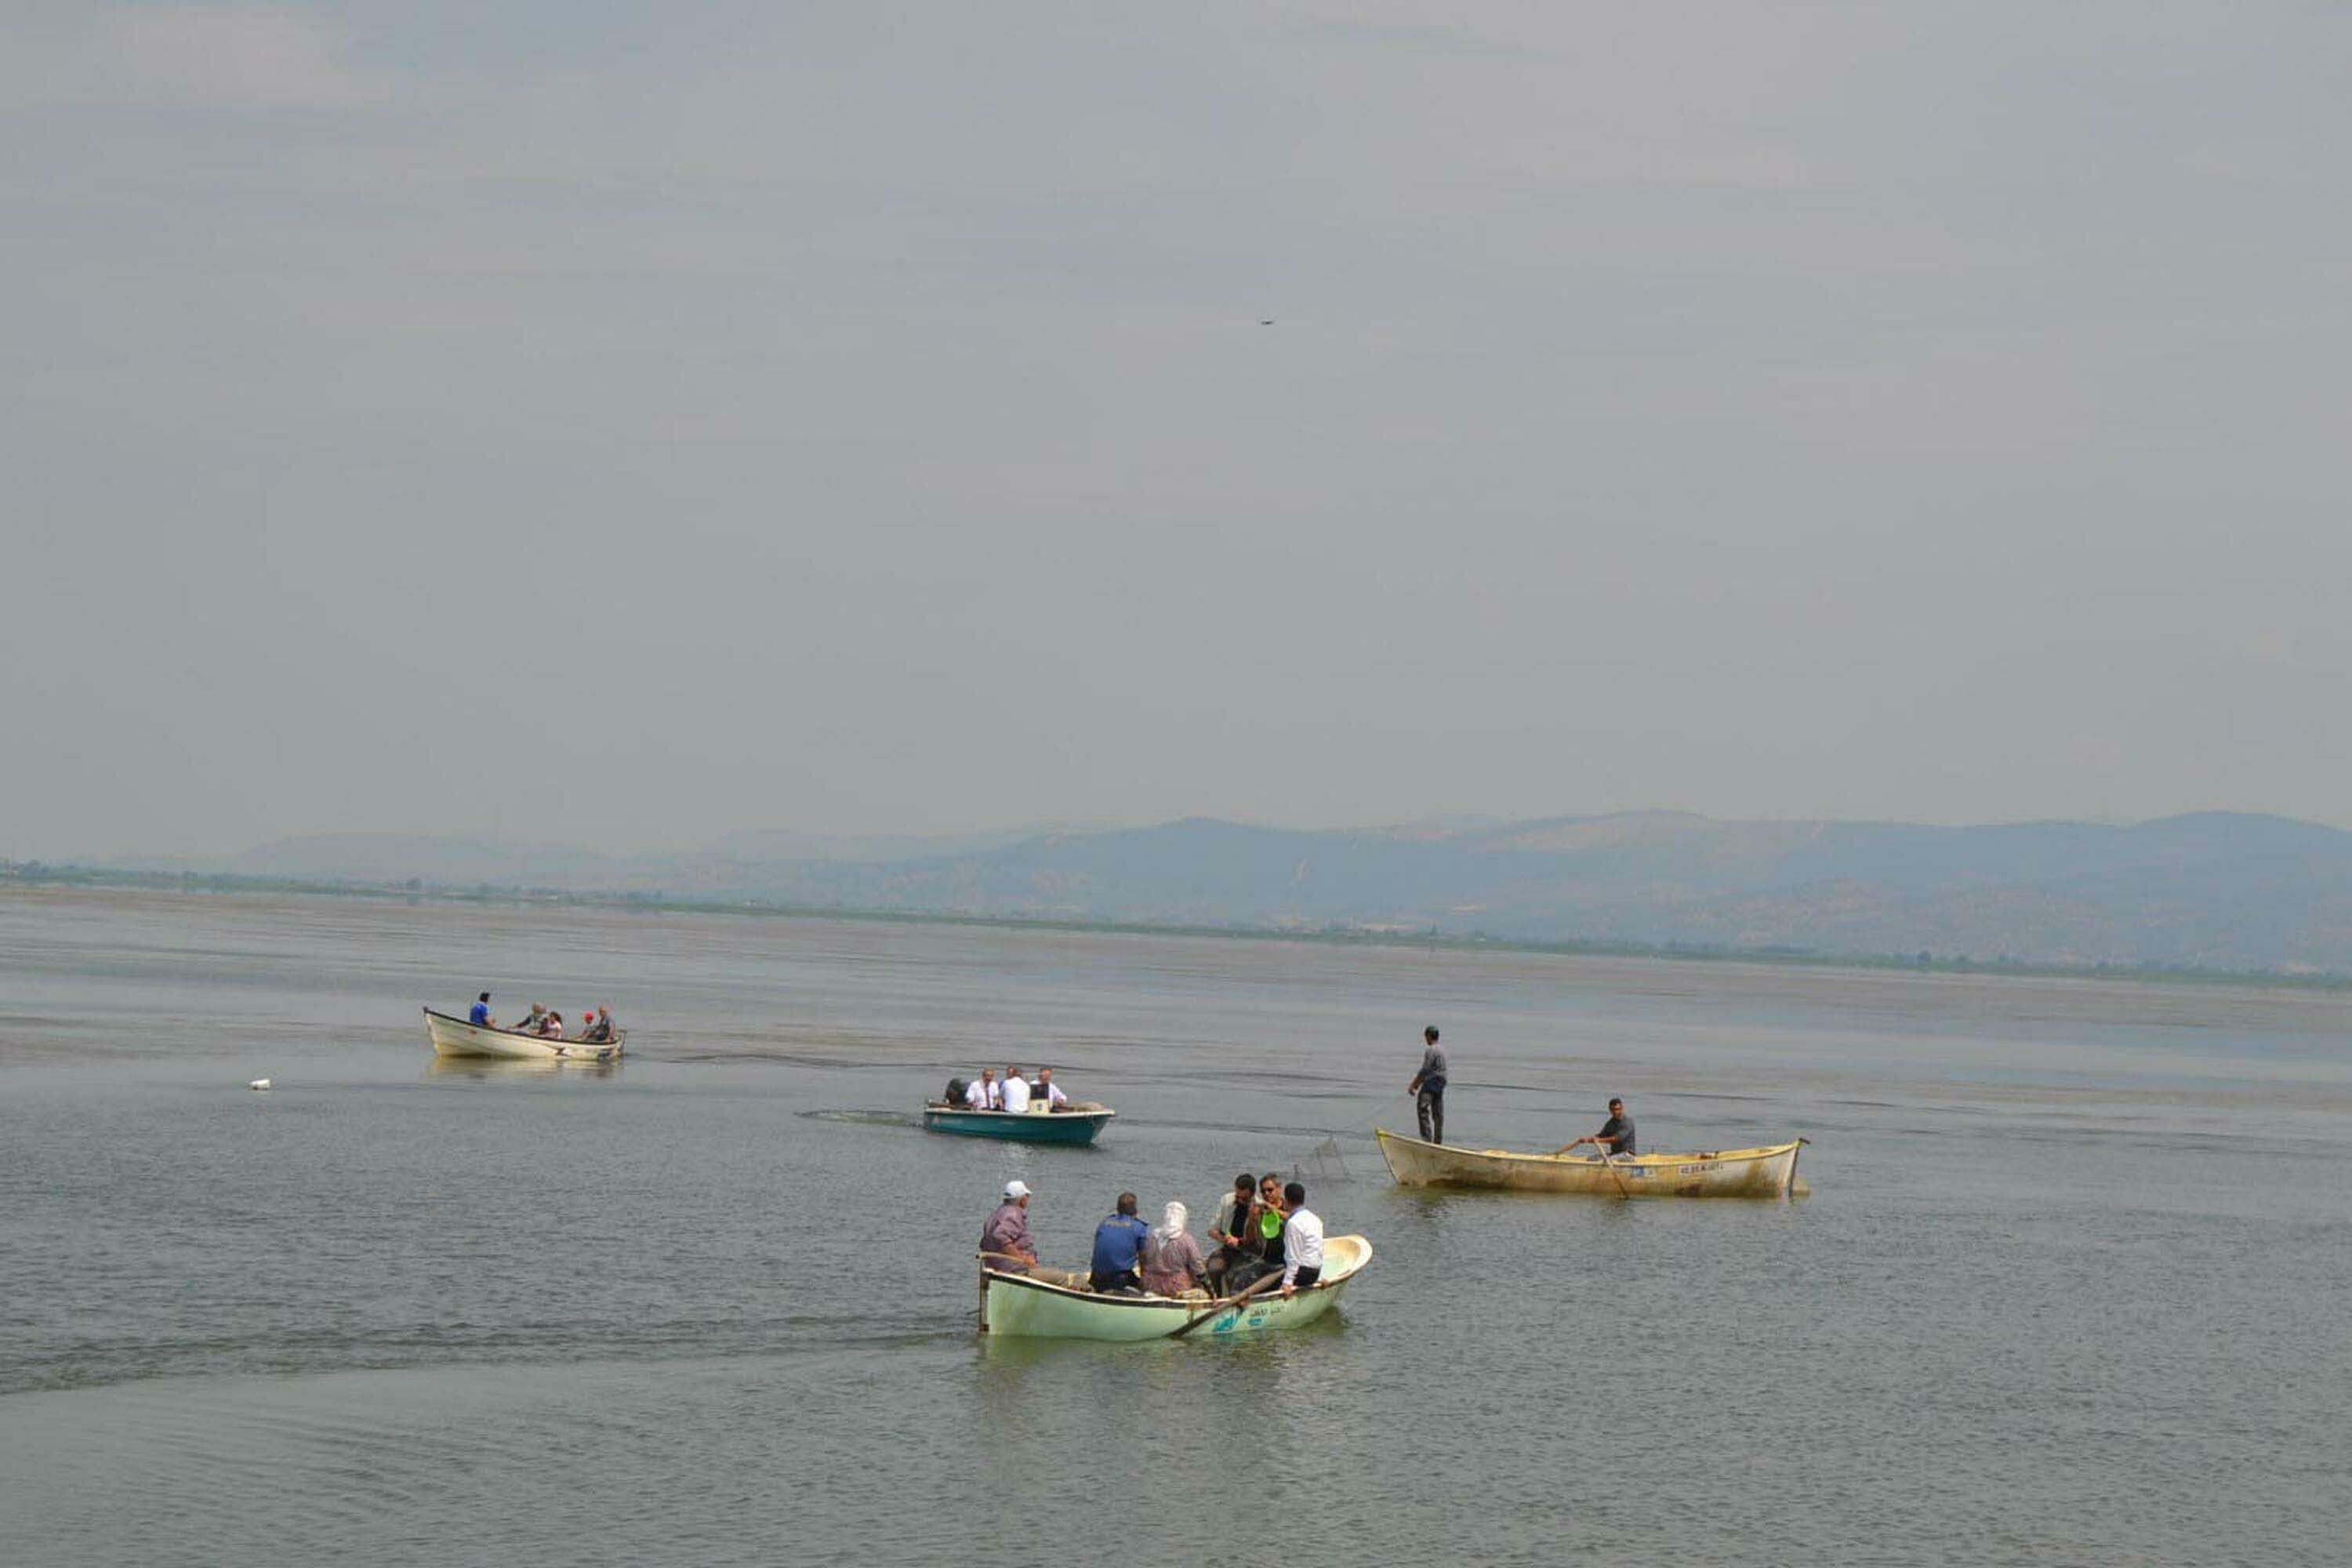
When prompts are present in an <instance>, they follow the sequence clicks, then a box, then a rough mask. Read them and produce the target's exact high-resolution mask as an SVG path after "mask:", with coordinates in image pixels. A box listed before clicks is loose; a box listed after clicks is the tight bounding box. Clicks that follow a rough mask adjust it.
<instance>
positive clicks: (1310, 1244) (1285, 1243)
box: [1282, 1182, 1323, 1296]
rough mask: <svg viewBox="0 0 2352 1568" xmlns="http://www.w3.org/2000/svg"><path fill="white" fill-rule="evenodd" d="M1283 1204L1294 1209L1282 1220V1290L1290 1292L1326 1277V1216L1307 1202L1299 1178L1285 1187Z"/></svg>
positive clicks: (1288, 1293) (1305, 1193)
mask: <svg viewBox="0 0 2352 1568" xmlns="http://www.w3.org/2000/svg"><path fill="white" fill-rule="evenodd" d="M1282 1206H1283V1207H1285V1208H1286V1209H1288V1210H1289V1211H1290V1217H1289V1218H1288V1219H1286V1220H1284V1221H1283V1222H1282V1293H1283V1294H1284V1295H1285V1296H1288V1295H1290V1294H1291V1293H1292V1292H1293V1291H1295V1290H1303V1289H1307V1287H1308V1286H1311V1285H1313V1284H1314V1283H1315V1282H1316V1281H1317V1280H1318V1279H1322V1278H1323V1216H1322V1215H1318V1214H1317V1213H1316V1212H1315V1211H1314V1210H1313V1209H1311V1208H1308V1207H1307V1189H1306V1187H1305V1186H1303V1185H1302V1184H1299V1183H1297V1182H1293V1183H1291V1184H1290V1185H1288V1186H1286V1187H1285V1188H1283V1189H1282Z"/></svg>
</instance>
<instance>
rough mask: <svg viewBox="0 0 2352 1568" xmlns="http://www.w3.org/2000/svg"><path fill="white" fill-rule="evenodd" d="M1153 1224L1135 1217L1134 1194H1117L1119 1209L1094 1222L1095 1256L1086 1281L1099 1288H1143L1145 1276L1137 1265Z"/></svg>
mask: <svg viewBox="0 0 2352 1568" xmlns="http://www.w3.org/2000/svg"><path fill="white" fill-rule="evenodd" d="M1150 1235H1151V1227H1150V1226H1148V1225H1146V1224H1144V1223H1143V1222H1142V1221H1141V1220H1139V1219H1138V1218H1136V1217H1135V1194H1133V1193H1121V1194H1118V1213H1117V1214H1115V1215H1111V1216H1110V1217H1109V1218H1108V1219H1106V1220H1104V1221H1103V1222H1102V1224H1100V1225H1098V1226H1095V1257H1094V1263H1093V1266H1092V1272H1091V1273H1089V1274H1088V1275H1087V1284H1088V1285H1090V1286H1092V1287H1093V1288H1094V1289H1096V1290H1097V1292H1100V1291H1108V1290H1141V1289H1143V1276H1142V1275H1140V1274H1139V1273H1138V1272H1137V1271H1136V1265H1137V1264H1138V1263H1139V1261H1140V1260H1141V1258H1142V1257H1143V1244H1144V1242H1145V1241H1146V1240H1147V1239H1148V1238H1149V1237H1150Z"/></svg>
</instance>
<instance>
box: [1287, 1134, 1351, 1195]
mask: <svg viewBox="0 0 2352 1568" xmlns="http://www.w3.org/2000/svg"><path fill="white" fill-rule="evenodd" d="M1290 1178H1291V1180H1293V1181H1295V1182H1303V1183H1305V1184H1306V1185H1307V1190H1308V1191H1309V1192H1312V1191H1313V1190H1314V1189H1315V1187H1316V1186H1317V1185H1318V1184H1321V1183H1327V1182H1344V1181H1346V1180H1348V1179H1349V1178H1348V1162H1347V1159H1346V1157H1345V1156H1343V1155H1342V1154H1341V1153H1340V1152H1339V1140H1338V1139H1337V1138H1326V1139H1325V1140H1323V1142H1320V1143H1318V1144H1317V1145H1315V1147H1314V1148H1312V1149H1309V1150H1308V1151H1307V1152H1305V1153H1304V1154H1301V1155H1300V1156H1299V1157H1298V1158H1297V1159H1296V1160H1294V1161H1292V1162H1291V1164H1290Z"/></svg>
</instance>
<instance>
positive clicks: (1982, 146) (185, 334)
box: [0, 0, 2352, 856]
mask: <svg viewBox="0 0 2352 1568" xmlns="http://www.w3.org/2000/svg"><path fill="white" fill-rule="evenodd" d="M0 16H5V20H0V32H5V37H0V190H5V203H0V327H4V328H5V331H4V332H0V356H5V379H0V462H5V474H6V491H5V520H6V521H5V534H0V734H5V738H6V742H7V745H6V751H5V767H0V854H11V853H13V854H17V855H32V854H42V855H51V856H56V855H65V854H74V853H88V852H99V851H111V850H119V849H134V848H135V849H164V850H171V849H191V850H205V849H218V848H235V847H242V846H243V845H246V844H248V843H251V842H254V841H257V840H258V839H262V838H266V837H271V836H273V835H276V834H279V833H287V832H301V831H313V830H323V829H352V828H385V829H412V830H463V831H498V832H503V833H508V834H515V835H520V836H525V837H534V838H554V839H583V840H594V841H598V842H602V843H606V844H610V845H614V846H625V845H639V844H650V843H667V842H684V841H692V840H695V839H698V838H705V837H713V836H715V835H716V834H718V833H719V832H720V831H723V830H725V829H727V828H730V827H735V826H752V825H759V826H795V827H803V828H808V829H814V830H820V831H847V830H907V831H927V830H945V829H950V828H962V827H968V826H987V825H1002V824H1009V823H1015V822H1021V821H1027V820H1034V819H1039V818H1050V817H1097V818H1099V817H1112V818H1120V819H1150V818H1160V817H1167V816H1180V815H1189V814H1195V813H1201V814H1212V815H1221V816H1240V817H1244V818H1249V819H1254V820H1260V821H1271V822H1281V823H1286V824H1292V825H1298V826H1320V825H1336V824H1343V823H1353V822H1366V821H1374V820H1382V819H1392V818H1398V817H1405V816H1417V815H1421V814H1423V813H1428V812H1432V811H1475V812H1493V813H1501V814H1508V815H1515V816H1517V815H1530V816H1531V815H1538V814H1546V815H1548V814H1555V813H1569V812H1587V811H1601V810H1609V809H1617V808H1626V807H1641V806H1675V807H1685V808H1690V809H1695V810H1700V811H1706V812H1709V813H1713V814H1716V815H1718V816H1881V817H1903V818H1910V819H1916V820H1927V821H1981V820H2001V819H2011V818H2019V817H2033V816H2111V817H2124V818H2137V817H2143V816H2158V815H2163V814H2166V813H2170V812H2174V811H2179V810H2186V809H2194V808H2202V807H2215V806H2221V807H2233V808H2243V809H2260V810H2275V811H2282V812H2286V813H2290V814H2293V815H2296V816H2309V817H2314V818H2317V819H2320V820H2326V821H2332V822H2336V823H2340V824H2347V825H2352V741H2347V733H2348V732H2352V730H2347V719H2346V709H2347V697H2352V692H2347V675H2352V618H2347V585H2352V526H2347V525H2352V507H2347V501H2352V458H2348V457H2347V450H2352V441H2347V437H2352V391H2347V386H2352V379H2348V378H2347V367H2352V174H2347V167H2352V165H2348V164H2347V157H2346V149H2347V147H2352V90H2347V83H2352V11H2347V10H2346V9H2345V8H2344V7H2342V6H2339V5H2322V4H2304V5H2286V4H2278V5H2263V4H2254V5H2218V4H2206V5H2160V4H2148V3H2147V0H2134V3H2132V4H2126V5H2096V4H2083V5H2061V6H2052V5H2041V4H2036V5H2009V6H2004V5H1988V4H1984V3H1981V0H1968V3H1965V4H1956V5H1943V6H1931V5H1906V6H1891V7H1876V6H1874V7H1869V8H1866V9H1865V8H1860V7H1856V8H1852V9H1849V8H1845V7H1817V6H1800V5H1757V6H1730V5H1724V6H1685V5H1671V4H1656V3H1648V4H1643V5H1623V4H1612V5H1562V4H1558V3H1550V4H1541V5H1525V6H1517V5H1492V6H1483V7H1482V6H1477V5H1407V4H1397V5H1386V4H1381V3H1378V0H1333V3H1331V4H1310V5H1263V4H1223V3H1219V0H1188V3H1187V4H1183V5H1164V4H1155V5H1124V4H1114V3H1106V0H1085V3H1079V4H1069V5H970V4H954V5H941V6H937V7H930V6H917V5H887V4H883V3H880V0H854V3H850V4H842V5H828V4H795V5H778V4H743V5H701V6H694V5H666V6H656V5H621V4H594V5H583V4H581V3H580V0H566V3H564V4H555V3H553V0H507V3H504V4H500V5H480V4H478V3H474V4H467V5H443V4H438V3H435V0H400V3H398V4H394V3H391V0H383V3H373V0H369V3H359V4H348V5H288V6H283V7H244V6H204V7H182V6H174V5H103V4H95V3H92V0H69V3H60V4H52V3H49V0H30V3H27V0H15V3H14V4H12V5H8V6H6V7H5V12H0ZM1269 318H1270V319H1272V320H1273V321H1274V323H1275V324H1274V325H1272V326H1262V325H1260V322H1261V321H1264V320H1266V319H1269Z"/></svg>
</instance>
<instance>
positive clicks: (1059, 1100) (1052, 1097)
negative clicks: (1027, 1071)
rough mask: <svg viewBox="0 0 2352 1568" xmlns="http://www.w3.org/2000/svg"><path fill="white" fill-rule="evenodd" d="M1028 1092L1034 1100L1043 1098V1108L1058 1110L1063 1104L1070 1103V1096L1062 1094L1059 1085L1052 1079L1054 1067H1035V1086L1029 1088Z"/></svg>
mask: <svg viewBox="0 0 2352 1568" xmlns="http://www.w3.org/2000/svg"><path fill="white" fill-rule="evenodd" d="M1029 1094H1030V1098H1032V1099H1034V1100H1044V1101H1045V1109H1046V1110H1061V1109H1062V1108H1063V1107H1064V1106H1066V1105H1067V1104H1069V1103H1070V1097H1069V1096H1068V1095H1066V1094H1064V1093H1063V1092H1062V1089H1061V1086H1060V1085H1058V1084H1056V1083H1055V1081H1054V1069H1053V1068H1038V1069H1037V1087H1036V1088H1034V1089H1031V1090H1030V1091H1029Z"/></svg>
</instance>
